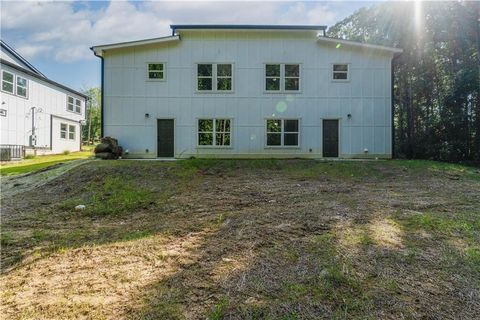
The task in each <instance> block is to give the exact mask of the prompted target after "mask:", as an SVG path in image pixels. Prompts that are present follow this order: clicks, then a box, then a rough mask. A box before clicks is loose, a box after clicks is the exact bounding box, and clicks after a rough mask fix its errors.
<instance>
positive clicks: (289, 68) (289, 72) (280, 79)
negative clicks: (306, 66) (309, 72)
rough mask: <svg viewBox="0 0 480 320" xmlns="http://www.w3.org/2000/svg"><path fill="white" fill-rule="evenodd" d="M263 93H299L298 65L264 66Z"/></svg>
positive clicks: (278, 64)
mask: <svg viewBox="0 0 480 320" xmlns="http://www.w3.org/2000/svg"><path fill="white" fill-rule="evenodd" d="M265 91H268V92H298V91H300V65H299V64H283V63H277V64H265Z"/></svg>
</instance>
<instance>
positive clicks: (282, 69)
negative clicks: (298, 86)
mask: <svg viewBox="0 0 480 320" xmlns="http://www.w3.org/2000/svg"><path fill="white" fill-rule="evenodd" d="M280 91H281V92H283V91H285V64H284V63H281V64H280ZM282 123H283V120H282Z"/></svg>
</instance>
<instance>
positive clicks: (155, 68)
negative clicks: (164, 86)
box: [147, 62, 165, 80]
mask: <svg viewBox="0 0 480 320" xmlns="http://www.w3.org/2000/svg"><path fill="white" fill-rule="evenodd" d="M147 78H148V80H165V63H157V62H156V63H148V64H147Z"/></svg>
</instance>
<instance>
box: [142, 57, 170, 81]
mask: <svg viewBox="0 0 480 320" xmlns="http://www.w3.org/2000/svg"><path fill="white" fill-rule="evenodd" d="M149 64H163V71H162V72H163V78H162V79H150V78H149V72H150V70H149V69H148V65H149ZM145 69H146V70H147V72H146V74H145V77H146V81H152V82H165V81H167V63H166V62H160V61H157V62H152V61H151V62H147V63H146V68H145Z"/></svg>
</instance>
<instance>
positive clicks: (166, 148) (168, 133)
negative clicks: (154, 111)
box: [157, 119, 174, 158]
mask: <svg viewBox="0 0 480 320" xmlns="http://www.w3.org/2000/svg"><path fill="white" fill-rule="evenodd" d="M157 156H158V157H161V158H171V157H173V156H174V125H173V119H158V120H157Z"/></svg>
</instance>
